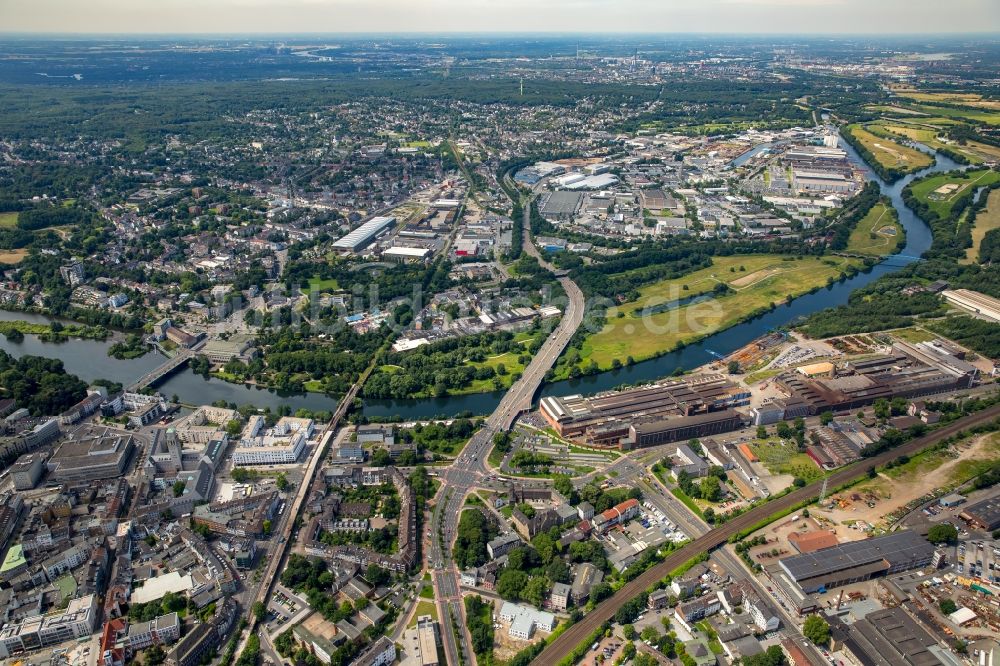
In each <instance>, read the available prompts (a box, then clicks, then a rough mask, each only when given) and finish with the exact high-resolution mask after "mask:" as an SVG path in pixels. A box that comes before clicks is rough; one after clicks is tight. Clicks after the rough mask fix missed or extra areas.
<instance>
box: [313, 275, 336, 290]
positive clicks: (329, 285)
mask: <svg viewBox="0 0 1000 666" xmlns="http://www.w3.org/2000/svg"><path fill="white" fill-rule="evenodd" d="M338 289H340V285H339V284H338V283H337V281H336V280H335V279H333V278H328V279H326V280H321V279H320V278H315V277H314V278H312V279H310V280H309V291H310V292H312V291H320V292H323V291H326V292H330V291H336V290H338Z"/></svg>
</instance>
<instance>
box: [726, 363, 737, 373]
mask: <svg viewBox="0 0 1000 666" xmlns="http://www.w3.org/2000/svg"><path fill="white" fill-rule="evenodd" d="M726 370H727V371H728V372H729V374H731V375H738V374H739V373H740V362H739V361H730V362H729V363H727V364H726Z"/></svg>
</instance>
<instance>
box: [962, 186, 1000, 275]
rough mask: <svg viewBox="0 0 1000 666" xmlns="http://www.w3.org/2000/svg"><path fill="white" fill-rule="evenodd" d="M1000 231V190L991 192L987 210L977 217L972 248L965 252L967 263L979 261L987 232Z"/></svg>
mask: <svg viewBox="0 0 1000 666" xmlns="http://www.w3.org/2000/svg"><path fill="white" fill-rule="evenodd" d="M993 229H1000V190H993V191H992V192H990V197H989V199H987V200H986V208H984V209H982V210H981V211H979V214H978V215H976V223H975V224H974V225H973V226H972V247H970V248H968V249H966V250H965V263H967V264H971V263H975V262H977V261H979V244H980V243H982V242H983V236H985V235H986V232H987V231H991V230H993Z"/></svg>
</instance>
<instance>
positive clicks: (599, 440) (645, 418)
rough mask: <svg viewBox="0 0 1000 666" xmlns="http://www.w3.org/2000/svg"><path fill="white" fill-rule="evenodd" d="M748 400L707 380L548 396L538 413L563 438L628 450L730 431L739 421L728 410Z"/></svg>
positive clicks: (725, 383) (725, 384) (721, 382)
mask: <svg viewBox="0 0 1000 666" xmlns="http://www.w3.org/2000/svg"><path fill="white" fill-rule="evenodd" d="M749 400H750V392H749V391H748V390H747V389H743V388H741V387H738V386H736V385H735V384H733V383H732V382H730V381H729V380H728V379H726V378H725V377H722V376H721V375H706V376H700V377H685V378H682V379H671V380H664V381H661V382H657V383H656V384H651V385H648V386H642V387H639V388H634V389H629V390H627V391H621V392H609V393H601V394H598V395H595V396H591V397H586V398H585V397H583V396H580V395H572V396H566V397H556V396H548V397H545V398H542V401H541V407H540V411H541V415H542V417H543V418H544V419H545V420H546V421H548V422H549V424H551V425H552V427H553V428H555V430H556V431H557V432H558V433H559V434H560V435H561V436H563V437H567V438H572V439H577V440H579V441H582V442H586V443H587V444H591V445H597V446H618V447H620V448H622V449H630V448H637V447H642V446H651V445H652V443H668V442H672V441H679V440H680V439H690V438H692V437H704V436H707V435H711V434H717V433H720V432H726V431H728V430H733V429H735V428H737V427H739V416H738V415H737V414H736V413H735V412H732V411H731V408H732V407H738V406H741V405H746V404H748V402H749ZM640 424H642V427H638V426H639V425H640ZM633 426H636V428H633ZM687 433H694V434H687Z"/></svg>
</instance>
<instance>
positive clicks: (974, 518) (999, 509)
mask: <svg viewBox="0 0 1000 666" xmlns="http://www.w3.org/2000/svg"><path fill="white" fill-rule="evenodd" d="M959 518H961V519H962V520H964V521H965V522H967V523H969V524H970V525H973V526H975V527H978V528H979V529H982V530H986V531H987V532H992V531H993V530H995V529H1000V497H991V498H989V499H985V500H982V501H981V502H976V503H975V504H970V505H969V506H967V507H965V510H964V511H962V513H961V514H959Z"/></svg>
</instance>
